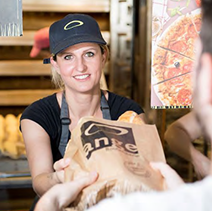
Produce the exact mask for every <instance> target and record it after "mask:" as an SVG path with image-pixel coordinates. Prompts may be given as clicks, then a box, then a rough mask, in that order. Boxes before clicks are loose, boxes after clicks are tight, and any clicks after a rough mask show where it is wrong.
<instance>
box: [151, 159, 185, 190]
mask: <svg viewBox="0 0 212 211" xmlns="http://www.w3.org/2000/svg"><path fill="white" fill-rule="evenodd" d="M150 166H151V167H152V168H153V169H154V170H155V171H158V172H160V173H161V175H162V176H163V178H164V189H165V190H170V189H175V188H177V187H179V186H180V185H182V184H184V182H183V180H182V179H181V177H180V176H179V175H178V174H177V173H176V171H175V170H174V169H172V168H171V167H170V166H169V165H167V164H166V163H162V162H150Z"/></svg>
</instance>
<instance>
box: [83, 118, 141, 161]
mask: <svg viewBox="0 0 212 211" xmlns="http://www.w3.org/2000/svg"><path fill="white" fill-rule="evenodd" d="M81 140H82V144H83V149H84V152H85V154H86V157H87V159H89V158H90V157H91V154H92V153H93V152H94V151H96V150H100V149H103V148H111V147H113V148H115V149H117V150H120V151H122V152H125V153H130V154H138V150H137V146H136V143H135V139H134V136H133V132H132V129H131V128H127V127H121V126H120V127H119V126H112V125H107V124H103V123H99V122H93V121H88V122H86V123H84V124H83V125H82V127H81Z"/></svg>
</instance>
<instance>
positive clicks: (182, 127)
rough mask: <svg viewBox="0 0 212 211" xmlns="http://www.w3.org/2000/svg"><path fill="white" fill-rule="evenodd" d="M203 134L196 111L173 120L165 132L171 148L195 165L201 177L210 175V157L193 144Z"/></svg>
mask: <svg viewBox="0 0 212 211" xmlns="http://www.w3.org/2000/svg"><path fill="white" fill-rule="evenodd" d="M200 136H201V128H200V126H199V124H198V122H197V120H196V117H195V115H194V112H190V113H188V114H186V115H185V116H183V117H181V118H180V119H178V120H177V121H175V122H173V123H172V124H171V125H170V126H169V127H168V129H167V131H166V132H165V140H166V141H167V143H168V145H169V146H170V149H171V150H172V151H173V152H174V153H176V154H177V155H179V156H181V157H182V158H184V159H185V160H187V161H189V162H191V163H192V164H193V165H194V168H195V171H196V173H197V175H198V176H199V177H205V176H206V175H208V169H209V166H210V161H209V159H208V158H207V157H206V156H204V155H203V154H202V153H201V152H199V151H198V150H197V149H195V147H194V146H193V144H192V142H193V141H194V140H195V139H197V138H199V137H200Z"/></svg>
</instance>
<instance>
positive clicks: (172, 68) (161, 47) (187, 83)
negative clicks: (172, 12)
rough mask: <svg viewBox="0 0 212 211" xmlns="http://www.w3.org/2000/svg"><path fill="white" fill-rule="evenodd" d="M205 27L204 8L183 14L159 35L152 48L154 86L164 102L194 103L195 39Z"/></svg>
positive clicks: (167, 104) (164, 104)
mask: <svg viewBox="0 0 212 211" xmlns="http://www.w3.org/2000/svg"><path fill="white" fill-rule="evenodd" d="M200 30H201V12H200V9H198V10H196V11H195V13H187V14H186V15H182V16H179V17H178V18H177V19H176V20H175V21H174V22H173V23H172V24H171V25H170V26H169V27H167V28H166V30H165V31H164V32H163V33H162V34H161V36H159V37H158V39H157V41H156V42H155V45H154V47H153V51H152V73H151V80H152V87H153V89H154V92H155V93H156V95H157V97H158V98H159V100H160V101H161V103H162V105H163V106H183V107H188V106H189V107H191V106H192V77H191V76H192V74H191V73H192V70H193V63H194V60H195V41H196V39H197V37H198V36H199V33H200Z"/></svg>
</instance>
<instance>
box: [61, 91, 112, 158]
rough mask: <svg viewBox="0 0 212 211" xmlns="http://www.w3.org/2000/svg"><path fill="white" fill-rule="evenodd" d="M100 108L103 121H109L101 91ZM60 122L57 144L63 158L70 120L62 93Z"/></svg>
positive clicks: (109, 117) (106, 103) (107, 108)
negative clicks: (59, 134)
mask: <svg viewBox="0 0 212 211" xmlns="http://www.w3.org/2000/svg"><path fill="white" fill-rule="evenodd" d="M100 106H101V110H102V115H103V119H108V120H111V115H110V108H109V106H108V102H107V100H106V98H105V95H104V93H103V91H101V102H100ZM60 120H61V123H62V132H61V137H60V143H59V151H60V154H61V155H62V157H63V156H64V153H65V149H66V145H67V142H68V138H69V124H70V123H71V120H70V119H69V112H68V104H67V102H66V99H65V93H63V96H62V104H61V111H60Z"/></svg>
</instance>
